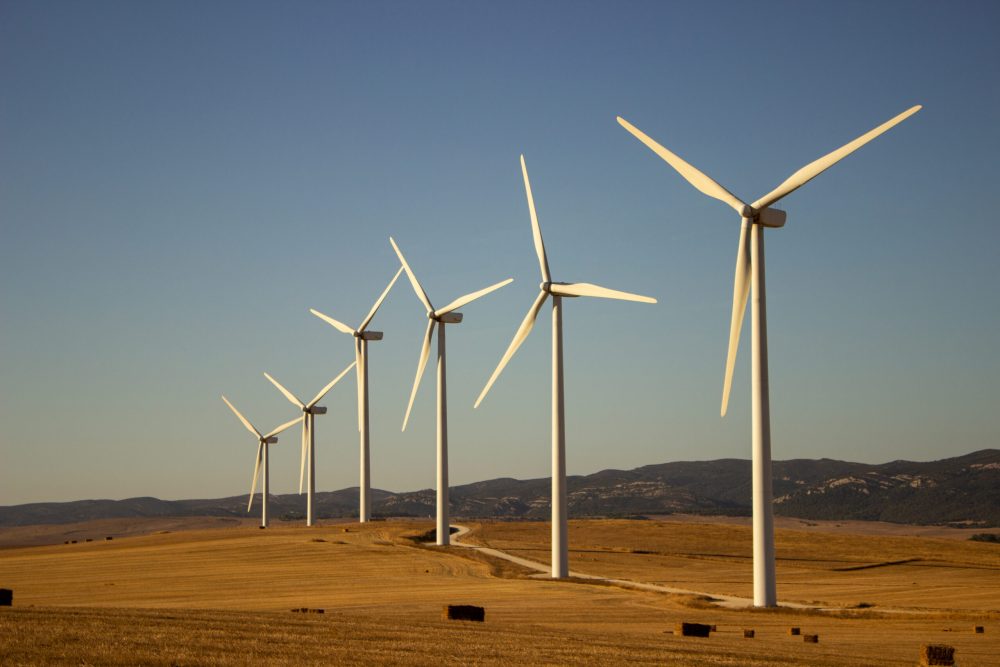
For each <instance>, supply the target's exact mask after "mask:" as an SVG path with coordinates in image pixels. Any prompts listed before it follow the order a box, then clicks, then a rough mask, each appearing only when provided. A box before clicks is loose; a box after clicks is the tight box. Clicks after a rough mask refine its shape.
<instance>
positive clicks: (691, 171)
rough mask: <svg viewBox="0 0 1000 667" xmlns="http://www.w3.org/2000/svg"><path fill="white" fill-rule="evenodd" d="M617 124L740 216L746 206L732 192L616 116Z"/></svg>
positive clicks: (689, 181)
mask: <svg viewBox="0 0 1000 667" xmlns="http://www.w3.org/2000/svg"><path fill="white" fill-rule="evenodd" d="M618 124H619V125H621V126H622V127H624V128H625V129H626V130H628V131H629V132H630V133H632V136H634V137H635V138H636V139H638V140H639V141H641V142H642V143H644V144H646V146H647V147H648V148H649V149H650V150H652V151H653V152H654V153H656V154H657V155H659V156H660V157H661V158H663V159H664V160H665V161H666V163H667V164H669V165H670V166H671V167H673V168H674V169H675V170H676V171H677V173H678V174H680V175H681V176H683V177H684V178H685V179H686V180H687V182H688V183H690V184H691V185H693V186H694V187H696V188H698V189H699V190H701V191H702V192H703V193H705V194H706V195H708V196H709V197H714V198H715V199H718V200H719V201H721V202H725V203H726V204H729V205H730V206H732V207H733V208H734V209H736V212H737V213H740V214H741V215H742V213H743V208H744V207H745V206H746V204H744V203H743V202H742V201H741V200H740V198H739V197H737V196H736V195H734V194H733V193H732V192H730V191H729V190H727V189H725V188H724V187H722V186H721V185H719V184H718V183H716V182H715V181H713V180H712V179H711V178H709V177H708V176H707V175H706V174H704V173H702V172H701V171H699V170H698V169H696V168H695V167H692V166H691V165H690V164H688V163H687V162H685V161H684V160H682V159H681V158H680V157H679V156H678V155H676V154H674V153H671V152H670V151H668V150H667V149H666V148H664V147H663V146H661V145H660V144H658V143H657V142H656V141H655V140H653V139H651V138H650V137H649V136H647V135H646V134H645V133H644V132H643V131H642V130H640V129H639V128H637V127H636V126H635V125H632V123H630V122H628V121H627V120H625V119H624V118H622V117H621V116H618Z"/></svg>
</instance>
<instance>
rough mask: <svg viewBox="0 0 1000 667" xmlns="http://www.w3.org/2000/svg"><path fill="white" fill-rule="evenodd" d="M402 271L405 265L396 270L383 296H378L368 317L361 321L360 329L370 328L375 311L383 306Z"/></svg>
mask: <svg viewBox="0 0 1000 667" xmlns="http://www.w3.org/2000/svg"><path fill="white" fill-rule="evenodd" d="M402 272H403V267H399V271H396V275H394V276H393V277H392V280H390V281H389V284H388V285H386V288H385V289H384V290H383V291H382V296H380V297H379V298H378V301H376V302H375V305H374V306H372V310H371V312H370V313H368V317H366V318H365V321H364V322H362V323H361V326H360V327H358V331H364V330H365V329H367V328H368V325H369V324H371V322H372V318H373V317H375V313H377V312H378V309H379V306H381V305H382V302H383V301H385V297H386V296H388V294H389V290H391V289H392V286H393V285H395V284H396V281H397V280H398V279H399V274H401V273H402Z"/></svg>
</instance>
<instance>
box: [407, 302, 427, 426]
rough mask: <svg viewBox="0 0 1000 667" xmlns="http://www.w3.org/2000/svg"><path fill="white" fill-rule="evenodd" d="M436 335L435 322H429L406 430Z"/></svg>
mask: <svg viewBox="0 0 1000 667" xmlns="http://www.w3.org/2000/svg"><path fill="white" fill-rule="evenodd" d="M433 335H434V320H428V321H427V333H425V334H424V344H423V346H422V347H421V348H420V361H418V362H417V377H415V378H414V379H413V390H412V391H410V402H409V403H408V404H407V405H406V416H404V417H403V428H402V430H403V431H405V430H406V423H407V422H408V421H410V410H412V409H413V399H414V398H416V397H417V388H418V387H420V378H422V377H423V376H424V369H425V368H426V367H427V358H428V357H429V356H431V336H433Z"/></svg>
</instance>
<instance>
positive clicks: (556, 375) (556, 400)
mask: <svg viewBox="0 0 1000 667" xmlns="http://www.w3.org/2000/svg"><path fill="white" fill-rule="evenodd" d="M521 173H522V174H523V176H524V190H525V192H526V193H527V196H528V212H529V213H530V215H531V232H532V236H533V237H534V240H535V252H536V253H537V254H538V264H539V266H540V267H541V269H542V283H541V285H539V289H540V291H539V293H538V297H536V298H535V302H534V303H533V304H531V307H530V308H529V309H528V314H527V315H525V317H524V321H522V322H521V326H520V327H518V329H517V332H516V333H515V334H514V340H512V341H511V342H510V346H509V347H508V348H507V351H506V352H505V353H504V355H503V358H501V359H500V363H499V364H498V365H497V368H496V370H495V371H493V375H492V376H490V380H489V382H487V383H486V386H485V387H484V388H483V391H482V393H481V394H479V398H478V399H476V407H479V404H480V403H481V402H482V401H483V398H485V397H486V393H487V392H488V391H489V390H490V387H492V386H493V383H494V382H496V379H497V377H499V375H500V372H501V371H503V369H504V367H505V366H506V365H507V362H509V361H510V359H511V357H513V356H514V353H515V352H517V348H519V347H520V346H521V343H523V342H524V339H525V338H527V337H528V334H529V333H531V329H532V327H533V326H534V325H535V318H536V317H538V312H539V311H540V310H541V309H542V304H544V303H545V299H546V298H548V297H549V296H550V295H551V296H552V578H554V579H562V578H563V577H566V576H567V575H568V574H569V547H568V544H567V542H566V518H567V513H566V430H565V412H564V410H563V354H562V299H563V297H575V296H596V297H603V298H606V299H619V300H622V301H641V302H643V303H656V299H653V298H651V297H648V296H639V295H638V294H629V293H628V292H619V291H617V290H612V289H608V288H606V287H600V286H599V285H592V284H590V283H557V282H552V276H551V275H550V274H549V262H548V259H547V258H546V256H545V244H544V243H543V242H542V230H541V229H540V228H539V226H538V216H537V215H536V214H535V200H534V199H533V198H532V196H531V183H530V182H528V168H527V166H525V164H524V156H523V155H522V156H521Z"/></svg>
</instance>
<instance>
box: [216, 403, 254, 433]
mask: <svg viewBox="0 0 1000 667" xmlns="http://www.w3.org/2000/svg"><path fill="white" fill-rule="evenodd" d="M222 400H224V401H225V402H226V405H228V406H229V409H230V410H232V411H233V414H235V415H236V416H237V417H239V418H240V421H241V422H243V425H244V426H246V427H247V430H248V431H250V432H251V433H253V434H254V435H255V436H257V437H258V438H259V437H260V431H258V430H257V429H256V428H255V427H254V425H253V424H251V423H250V420H249V419H247V418H246V417H244V416H243V415H241V414H240V411H239V410H237V409H236V407H235V406H233V404H232V403H230V402H229V399H228V398H226V397H225V396H223V397H222Z"/></svg>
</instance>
